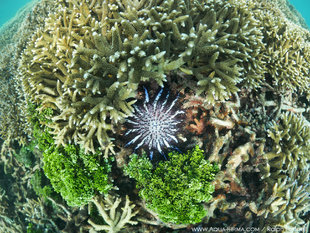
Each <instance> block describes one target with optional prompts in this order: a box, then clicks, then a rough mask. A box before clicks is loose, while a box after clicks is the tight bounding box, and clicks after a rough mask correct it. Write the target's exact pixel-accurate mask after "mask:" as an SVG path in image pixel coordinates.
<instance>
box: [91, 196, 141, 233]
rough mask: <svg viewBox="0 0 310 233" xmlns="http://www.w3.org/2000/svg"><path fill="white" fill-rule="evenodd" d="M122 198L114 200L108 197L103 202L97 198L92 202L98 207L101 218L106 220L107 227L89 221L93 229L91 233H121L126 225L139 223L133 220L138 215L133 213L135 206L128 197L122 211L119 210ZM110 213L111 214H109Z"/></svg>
mask: <svg viewBox="0 0 310 233" xmlns="http://www.w3.org/2000/svg"><path fill="white" fill-rule="evenodd" d="M121 201H122V199H121V198H114V197H112V196H111V195H108V196H107V197H105V198H104V200H103V202H102V201H101V199H100V197H95V198H94V199H93V200H92V202H93V203H94V204H95V205H96V207H97V209H98V212H99V214H100V216H101V217H102V218H103V219H104V221H105V222H106V223H107V225H98V224H96V223H94V222H93V221H92V220H88V222H89V224H90V225H91V226H92V227H93V229H92V230H91V232H97V231H103V230H104V231H106V232H109V233H116V232H119V231H120V230H121V229H122V228H123V227H124V226H125V225H126V224H131V225H135V224H138V222H136V221H133V220H131V218H132V217H134V216H135V215H136V214H137V213H138V210H137V211H134V212H133V209H134V207H135V205H134V204H130V200H129V197H128V196H126V202H125V205H124V207H123V208H122V211H119V210H117V208H119V204H120V203H121ZM108 211H109V212H108Z"/></svg>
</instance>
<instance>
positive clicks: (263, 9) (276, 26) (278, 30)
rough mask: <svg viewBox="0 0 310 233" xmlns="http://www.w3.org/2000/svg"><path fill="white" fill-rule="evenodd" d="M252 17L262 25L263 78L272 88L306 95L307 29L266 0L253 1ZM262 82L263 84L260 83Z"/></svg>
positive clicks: (308, 47) (307, 73) (307, 84)
mask: <svg viewBox="0 0 310 233" xmlns="http://www.w3.org/2000/svg"><path fill="white" fill-rule="evenodd" d="M254 5H256V8H258V10H257V11H254V12H255V18H257V19H259V20H260V22H261V24H262V25H263V29H262V32H263V35H264V37H263V42H264V44H265V49H264V50H262V53H263V57H264V58H263V61H264V63H265V79H266V82H267V83H268V84H270V85H271V86H272V87H274V88H275V91H277V92H281V93H285V92H287V91H294V92H298V93H300V94H302V93H303V92H304V93H305V94H306V95H307V96H308V98H310V97H309V95H310V92H309V90H310V89H309V88H310V78H309V62H310V59H309V54H310V53H309V49H310V46H309V42H307V39H305V38H309V35H310V34H309V32H308V31H307V30H303V29H302V28H301V27H300V26H298V25H296V24H293V23H292V22H289V21H288V20H286V19H285V16H284V15H283V13H282V12H281V11H280V10H279V9H278V8H277V7H276V5H274V4H273V3H271V2H269V1H259V0H258V1H257V2H255V4H254ZM263 85H264V84H263Z"/></svg>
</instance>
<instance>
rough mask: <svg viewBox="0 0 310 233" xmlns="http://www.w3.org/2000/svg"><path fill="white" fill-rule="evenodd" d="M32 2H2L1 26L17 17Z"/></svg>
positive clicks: (3, 0)
mask: <svg viewBox="0 0 310 233" xmlns="http://www.w3.org/2000/svg"><path fill="white" fill-rule="evenodd" d="M28 2H31V0H0V26H2V25H3V24H4V23H6V22H7V21H9V20H10V19H11V18H13V17H14V16H15V14H16V13H17V11H18V10H19V9H20V8H22V7H23V6H25V5H26V4H27V3H28Z"/></svg>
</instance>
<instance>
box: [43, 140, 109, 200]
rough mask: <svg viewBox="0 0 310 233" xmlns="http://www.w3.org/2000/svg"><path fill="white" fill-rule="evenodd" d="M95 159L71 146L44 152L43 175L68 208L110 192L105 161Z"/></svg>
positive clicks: (107, 166)
mask: <svg viewBox="0 0 310 233" xmlns="http://www.w3.org/2000/svg"><path fill="white" fill-rule="evenodd" d="M99 155H100V153H96V154H85V153H84V152H83V150H82V149H79V148H77V147H76V146H73V145H67V146H66V147H64V148H52V149H50V150H47V151H45V152H44V155H43V156H44V173H45V175H46V176H47V177H48V178H49V179H50V181H51V184H52V186H53V188H54V189H55V191H56V192H59V193H60V194H61V196H62V197H63V198H64V199H65V200H66V201H67V203H68V205H70V206H82V205H85V204H87V203H88V202H89V201H90V200H91V199H92V198H93V197H94V195H95V192H100V193H107V192H108V191H109V190H110V189H111V187H112V185H111V184H110V182H109V176H108V175H109V172H110V170H111V165H110V164H109V162H108V160H107V159H105V160H104V161H100V158H99Z"/></svg>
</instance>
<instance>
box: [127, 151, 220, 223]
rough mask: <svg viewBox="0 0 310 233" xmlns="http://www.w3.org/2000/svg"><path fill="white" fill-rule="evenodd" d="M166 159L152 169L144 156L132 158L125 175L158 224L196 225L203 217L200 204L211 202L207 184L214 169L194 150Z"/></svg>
mask: <svg viewBox="0 0 310 233" xmlns="http://www.w3.org/2000/svg"><path fill="white" fill-rule="evenodd" d="M168 159H169V160H168V161H164V162H159V164H158V166H157V167H156V168H153V166H152V164H151V162H150V161H149V160H147V158H146V157H145V154H144V155H143V156H142V157H141V158H138V156H137V155H136V154H133V155H132V156H131V160H130V162H129V164H128V166H127V167H126V168H125V172H126V173H127V174H128V175H129V176H130V177H131V178H134V179H135V180H136V181H137V186H138V188H140V189H141V190H140V192H139V194H140V196H141V197H142V198H143V199H144V200H145V201H146V206H147V208H150V209H151V210H152V211H154V212H155V213H156V214H157V215H158V218H159V219H160V220H162V221H164V222H168V223H173V224H192V223H197V222H200V221H201V220H202V218H203V217H205V216H206V210H205V209H204V208H203V206H202V204H201V203H204V202H208V201H210V200H211V198H212V193H213V191H214V186H213V185H211V181H212V180H213V179H214V177H215V174H216V173H217V171H218V167H217V165H213V164H210V163H209V162H208V161H206V160H205V159H204V154H203V151H202V150H200V149H199V147H198V146H196V147H195V148H194V149H193V150H192V151H188V152H187V153H184V154H180V153H178V152H171V153H169V154H168Z"/></svg>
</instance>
